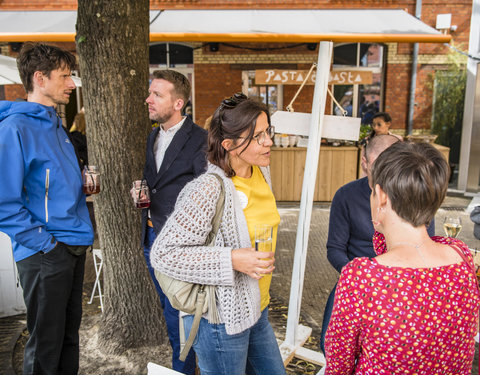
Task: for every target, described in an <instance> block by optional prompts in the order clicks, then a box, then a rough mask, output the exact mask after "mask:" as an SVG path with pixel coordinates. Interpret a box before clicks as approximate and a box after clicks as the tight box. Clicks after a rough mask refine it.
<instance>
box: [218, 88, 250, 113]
mask: <svg viewBox="0 0 480 375" xmlns="http://www.w3.org/2000/svg"><path fill="white" fill-rule="evenodd" d="M246 99H248V97H247V96H246V95H245V94H242V93H241V92H237V93H235V94H233V95H232V96H231V97H230V98H227V99H223V100H222V104H220V109H224V108H235V106H236V105H237V104H238V103H240V102H243V101H244V100H246Z"/></svg>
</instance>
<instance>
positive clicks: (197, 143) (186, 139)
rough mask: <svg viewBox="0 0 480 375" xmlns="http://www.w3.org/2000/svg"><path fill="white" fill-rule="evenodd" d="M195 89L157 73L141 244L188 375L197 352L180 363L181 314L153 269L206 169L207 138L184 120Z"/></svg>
mask: <svg viewBox="0 0 480 375" xmlns="http://www.w3.org/2000/svg"><path fill="white" fill-rule="evenodd" d="M190 92H191V86H190V82H189V81H188V79H187V77H185V76H184V75H183V74H181V73H179V72H176V71H174V70H156V71H154V72H153V80H152V82H151V84H150V89H149V95H148V97H147V99H146V102H147V104H148V112H149V117H150V120H152V121H154V122H156V123H158V125H159V126H157V127H155V128H154V129H153V130H152V132H151V133H150V135H149V136H148V139H147V155H146V162H145V169H144V172H143V176H144V179H145V180H146V181H147V185H148V187H149V189H150V200H151V203H150V208H149V209H144V210H143V211H142V244H143V246H144V256H145V260H146V262H147V267H148V270H149V272H150V275H151V277H152V280H153V283H154V284H155V288H156V290H157V293H158V295H159V297H160V302H161V305H162V308H163V315H164V317H165V321H166V323H167V331H168V337H169V340H170V345H171V346H172V350H173V352H172V367H173V369H174V370H175V371H178V372H181V373H183V374H187V375H193V374H194V373H195V367H196V361H195V354H194V352H193V350H191V351H190V353H189V354H188V356H187V358H186V360H185V362H182V361H180V359H179V358H178V357H179V355H180V336H179V316H178V310H176V309H174V308H173V307H172V305H171V304H170V302H169V301H168V298H166V297H165V294H164V293H163V291H162V289H161V288H160V285H159V284H158V282H157V279H156V278H155V275H154V271H153V268H152V266H151V263H150V250H151V247H152V244H153V241H154V240H155V238H156V236H157V234H158V233H160V231H161V230H162V228H163V226H164V224H165V221H166V220H167V217H168V216H169V215H170V214H171V213H172V211H173V208H174V206H175V201H176V200H177V196H178V194H179V193H180V191H181V190H182V189H183V187H184V186H185V185H186V184H187V183H188V182H190V181H191V180H193V179H194V178H195V177H197V176H199V175H201V174H202V173H203V172H204V171H205V168H206V165H207V159H206V154H205V149H206V146H207V132H206V130H204V129H202V128H201V127H199V126H198V125H196V124H195V123H194V122H193V121H192V119H191V118H190V117H188V116H182V110H183V109H184V107H185V105H186V103H187V102H188V98H189V97H190Z"/></svg>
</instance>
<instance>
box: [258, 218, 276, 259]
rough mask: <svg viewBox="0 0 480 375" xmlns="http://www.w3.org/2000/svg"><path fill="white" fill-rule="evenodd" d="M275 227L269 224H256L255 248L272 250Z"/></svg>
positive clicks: (266, 250)
mask: <svg viewBox="0 0 480 375" xmlns="http://www.w3.org/2000/svg"><path fill="white" fill-rule="evenodd" d="M272 233H273V227H272V226H271V225H267V224H259V225H255V250H257V251H265V252H270V251H272Z"/></svg>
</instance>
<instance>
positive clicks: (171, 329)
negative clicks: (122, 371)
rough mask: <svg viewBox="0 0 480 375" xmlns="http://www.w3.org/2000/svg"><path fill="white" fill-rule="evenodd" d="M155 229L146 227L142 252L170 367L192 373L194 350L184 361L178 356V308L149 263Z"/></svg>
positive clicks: (189, 374)
mask: <svg viewBox="0 0 480 375" xmlns="http://www.w3.org/2000/svg"><path fill="white" fill-rule="evenodd" d="M155 237H156V234H155V231H154V230H153V228H151V227H147V235H146V239H145V244H144V248H143V254H144V255H145V260H146V261H147V267H148V271H149V272H150V276H151V277H152V280H153V283H154V284H155V289H156V290H157V293H158V296H159V297H160V303H161V304H162V309H163V316H164V317H165V322H166V324H167V332H168V339H169V341H170V345H171V346H172V368H173V369H174V370H175V371H178V372H181V373H182V374H187V375H194V374H195V367H196V363H195V352H194V351H193V350H190V352H189V353H188V356H187V358H186V359H185V362H182V361H180V359H179V358H178V357H179V356H180V331H179V325H178V323H179V317H178V310H176V309H174V308H173V307H172V305H170V301H169V300H168V298H167V297H166V296H165V294H164V293H163V291H162V289H161V288H160V285H159V284H158V281H157V278H156V277H155V274H154V271H153V268H152V265H151V263H150V249H151V247H152V245H153V242H154V241H155Z"/></svg>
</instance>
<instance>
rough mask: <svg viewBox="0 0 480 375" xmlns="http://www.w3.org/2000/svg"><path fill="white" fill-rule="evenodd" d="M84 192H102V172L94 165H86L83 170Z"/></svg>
mask: <svg viewBox="0 0 480 375" xmlns="http://www.w3.org/2000/svg"><path fill="white" fill-rule="evenodd" d="M82 179H83V192H84V193H85V194H98V193H99V192H100V172H99V171H98V169H97V167H96V166H94V165H88V166H87V165H86V166H85V168H83V172H82Z"/></svg>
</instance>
